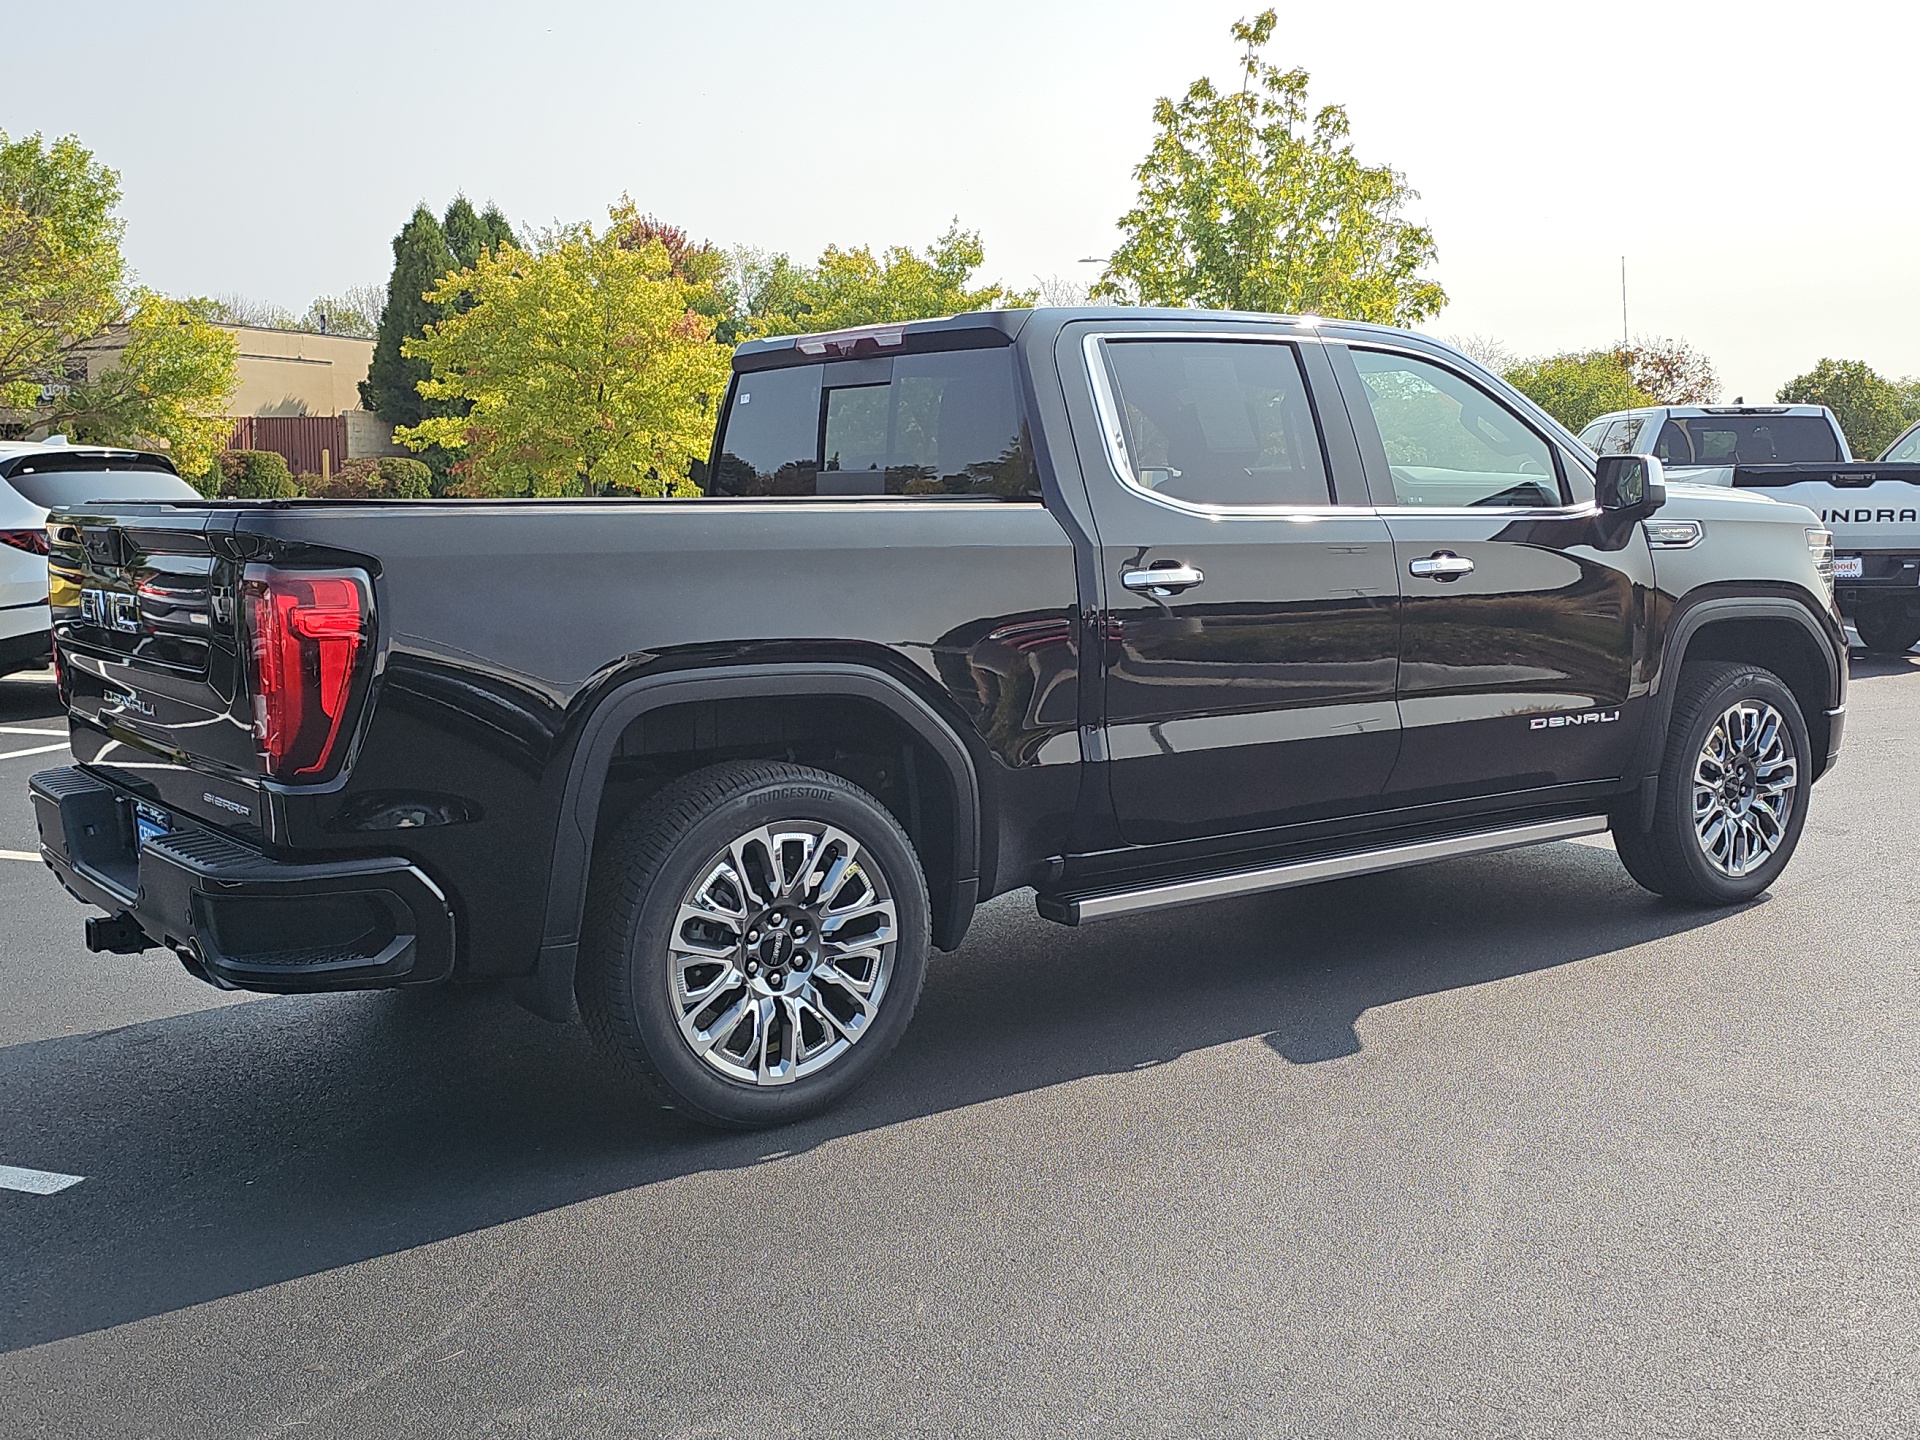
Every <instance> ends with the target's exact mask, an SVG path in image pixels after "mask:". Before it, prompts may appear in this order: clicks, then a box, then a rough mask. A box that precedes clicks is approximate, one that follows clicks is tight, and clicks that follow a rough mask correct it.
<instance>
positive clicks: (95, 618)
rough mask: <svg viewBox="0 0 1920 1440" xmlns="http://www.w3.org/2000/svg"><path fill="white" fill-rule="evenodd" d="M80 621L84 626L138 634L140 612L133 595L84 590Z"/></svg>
mask: <svg viewBox="0 0 1920 1440" xmlns="http://www.w3.org/2000/svg"><path fill="white" fill-rule="evenodd" d="M80 620H81V623H82V624H86V625H98V626H99V627H100V628H101V629H102V630H128V631H134V632H138V630H139V629H140V610H139V607H138V606H136V605H135V604H134V599H133V596H131V595H120V594H117V593H112V592H109V591H106V590H82V591H81V592H80Z"/></svg>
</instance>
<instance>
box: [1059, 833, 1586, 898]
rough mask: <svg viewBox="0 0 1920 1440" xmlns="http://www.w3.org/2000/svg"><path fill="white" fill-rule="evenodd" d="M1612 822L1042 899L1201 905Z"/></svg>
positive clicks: (1568, 836) (1448, 839)
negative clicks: (1235, 896) (1205, 901)
mask: <svg viewBox="0 0 1920 1440" xmlns="http://www.w3.org/2000/svg"><path fill="white" fill-rule="evenodd" d="M1606 828H1607V817H1606V816H1604V815H1577V816H1574V817H1573V818H1572V819H1568V820H1541V821H1537V822H1535V823H1534V824H1531V825H1510V826H1507V827H1506V828H1504V829H1501V830H1479V831H1476V832H1474V833H1473V834H1470V835H1446V836H1442V837H1440V838H1438V839H1434V840H1415V841H1413V842H1411V843H1409V844H1405V845H1388V846H1386V847H1384V848H1383V849H1379V850H1357V851H1351V852H1349V853H1348V854H1345V855H1328V856H1325V857H1323V858H1321V859H1316V860H1291V861H1288V862H1287V863H1285V864H1283V865H1262V866H1261V867H1260V868H1259V869H1257V870H1236V871H1233V872H1231V873H1230V874H1226V875H1208V876H1206V877H1204V878H1203V879H1198V880H1171V881H1167V882H1165V883H1162V884H1158V885H1148V886H1145V887H1143V888H1141V889H1138V890H1109V891H1103V892H1096V893H1090V894H1085V895H1060V896H1050V895H1042V896H1041V897H1040V900H1039V905H1040V913H1041V914H1042V915H1044V916H1045V917H1046V918H1047V919H1049V920H1057V921H1059V922H1060V923H1061V924H1063V925H1084V924H1086V923H1088V922H1089V921H1093V920H1111V919H1113V918H1114V917H1116V916H1119V915H1134V914H1138V913H1139V912H1140V911H1142V910H1166V909H1170V908H1172V907H1173V906H1175V905H1197V904H1199V903H1200V902H1201V901H1203V900H1224V899H1226V898H1227V897H1228V896H1230V895H1253V894H1257V893H1259V892H1260V891H1263V890H1289V889H1291V888H1293V887H1294V886H1295V885H1312V884H1315V883H1316V882H1318V881H1321V880H1337V879H1340V878H1342V877H1343V876H1348V875H1372V874H1375V873H1377V872H1379V871H1381V870H1403V869H1405V868H1406V867H1407V866H1409V865H1425V864H1427V863H1429V862H1430V861H1434V860H1453V859H1457V858H1459V857H1460V856H1462V855H1487V854H1491V853H1492V852H1494V851H1496V850H1517V849H1519V848H1520V847H1521V846H1523V845H1540V844H1544V843H1545V842H1546V841H1549V840H1572V839H1576V838H1577V837H1579V836H1581V835H1598V834H1599V833H1600V832H1601V831H1603V830H1605V829H1606Z"/></svg>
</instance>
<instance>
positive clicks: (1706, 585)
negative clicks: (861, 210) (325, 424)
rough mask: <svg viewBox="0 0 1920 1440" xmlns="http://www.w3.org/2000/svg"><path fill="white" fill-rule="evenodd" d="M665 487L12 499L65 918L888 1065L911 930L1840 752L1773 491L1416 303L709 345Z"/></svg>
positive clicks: (348, 984)
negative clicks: (693, 428)
mask: <svg viewBox="0 0 1920 1440" xmlns="http://www.w3.org/2000/svg"><path fill="white" fill-rule="evenodd" d="M733 368H734V375H733V380H732V383H731V386H730V388H729V390H728V393H727V396H726V399H725V404H724V409H723V412H722V415H721V419H720V424H719V429H718V433H717V435H716V438H715V442H714V447H713V454H712V459H711V462H710V464H709V466H708V468H707V472H706V477H705V486H706V491H707V498H705V499H701V500H691V501H673V502H664V501H635V500H618V499H611V500H595V501H584V500H581V501H554V502H540V501H497V502H496V501H473V500H467V501H444V502H405V501H401V502H388V503H366V502H359V501H342V502H315V501H304V500H296V501H262V502H241V501H236V502H198V503H154V504H130V503H121V504H100V505H93V504H89V505H86V506H82V507H78V508H69V509H67V510H65V511H61V512H57V513H56V514H55V515H54V516H53V517H52V518H51V519H50V521H49V525H48V530H49V543H50V546H51V559H50V573H51V593H52V606H53V623H54V633H55V641H56V652H57V660H58V678H59V684H60V687H61V694H62V696H63V698H64V701H65V703H66V705H67V706H68V708H69V711H70V725H71V733H72V743H73V751H74V756H75V759H76V760H77V762H78V763H77V765H75V766H72V767H68V768H64V769H57V770H51V771H48V772H46V773H44V774H41V775H38V776H36V777H35V778H34V780H33V781H32V790H33V798H34V801H35V808H36V813H37V816H38V820H39V825H40V833H41V845H42V851H43V853H44V855H45V857H46V860H47V862H48V864H49V865H50V866H51V867H52V869H53V871H54V873H55V874H56V875H57V876H58V877H59V879H60V881H61V882H62V883H63V884H64V885H65V886H66V887H67V888H68V889H69V890H70V891H72V892H73V893H74V894H75V895H76V896H78V897H79V898H80V899H81V900H83V901H85V902H87V903H88V904H90V905H93V906H97V907H98V908H99V909H101V910H102V911H104V912H106V913H105V914H104V915H101V916H99V917H96V918H95V919H93V920H91V921H90V922H89V928H88V940H89V944H90V945H91V946H92V947H93V948H95V949H97V950H107V951H116V952H131V951H136V950H140V949H143V948H147V947H150V946H156V945H157V946H165V947H167V948H168V949H170V950H172V951H174V952H175V953H176V954H178V956H179V957H180V959H181V960H182V961H183V962H184V963H185V964H186V966H187V967H188V968H189V969H190V970H191V971H192V972H193V973H194V974H196V975H198V976H200V977H202V978H204V979H206V980H209V981H211V982H213V983H214V984H217V985H223V986H238V987H243V988H247V989H255V990H273V991H310V990H332V989H345V988H368V987H380V986H393V985H427V984H433V983H437V982H442V981H447V980H452V981H486V980H501V979H503V980H508V981H510V982H511V983H513V984H514V985H515V986H516V987H517V989H518V991H519V993H520V995H521V997H522V998H523V1000H524V1001H525V1002H526V1003H527V1004H528V1005H530V1006H531V1007H533V1008H534V1009H536V1010H537V1011H539V1012H540V1013H542V1014H545V1015H548V1016H550V1017H553V1018H556V1019H559V1018H566V1017H570V1016H571V1015H573V1014H574V1013H575V1010H576V1005H577V1009H578V1011H579V1012H580V1013H581V1014H583V1015H584V1018H585V1020H586V1022H587V1024H588V1025H589V1027H590V1028H591V1030H592V1032H593V1034H594V1035H595V1036H596V1038H597V1039H598V1040H599V1041H600V1043H601V1044H603V1045H604V1046H605V1047H606V1048H607V1049H608V1050H609V1051H611V1052H612V1054H613V1055H615V1056H616V1057H617V1058H618V1059H619V1060H620V1061H621V1062H622V1063H623V1064H624V1065H625V1066H626V1067H627V1068H629V1069H630V1070H631V1071H632V1073H633V1074H634V1075H635V1076H636V1077H637V1078H638V1079H639V1080H640V1081H642V1082H643V1083H644V1084H645V1085H646V1086H648V1087H650V1088H651V1090H652V1092H653V1093H654V1094H655V1095H656V1096H657V1097H658V1098H659V1099H661V1100H663V1101H664V1102H666V1103H668V1104H671V1105H673V1106H675V1107H677V1108H679V1109H681V1110H683V1111H685V1112H687V1113H688V1114H690V1115H692V1116H694V1117H696V1118H698V1119H701V1120H704V1121H706V1122H709V1123H714V1124H721V1125H734V1126H752V1125H765V1124H773V1123H778V1122H781V1121H785V1120H789V1119H793V1118H796V1117H798V1116H800V1115H803V1114H807V1113H809V1112H812V1111H814V1110H816V1109H818V1108H819V1107H821V1106H823V1105H825V1104H827V1103H828V1102H830V1101H831V1100H832V1099H834V1098H835V1097H836V1096H838V1095H840V1094H843V1093H844V1092H845V1091H846V1090H848V1089H849V1088H850V1087H852V1086H853V1085H855V1084H856V1083H858V1082H859V1081H860V1080H861V1078H862V1077H864V1076H865V1075H867V1074H868V1073H869V1072H870V1071H872V1069H873V1068H874V1067H875V1066H876V1065H877V1064H879V1063H880V1061H881V1060H882V1059H883V1057H884V1056H885V1055H886V1053H887V1052H888V1050H889V1049H890V1047H891V1046H892V1045H893V1044H894V1043H895V1042H896V1041H897V1040H898V1039H899V1037H900V1035H901V1032H902V1031H903V1030H904V1029H905V1028H906V1025H907V1023H908V1020H909V1017H910V1016H911V1015H912V1012H913V1008H914V1004H915V1001H916V998H917V996H918V993H919V990H920V986H921V980H922V977H923V975H924V974H925V970H926V965H927V959H928V953H929V949H930V947H933V946H938V947H940V948H942V949H949V950H950V949H953V948H954V947H956V946H957V945H959V943H960V941H961V938H962V936H964V935H965V934H966V931H967V925H968V921H969V918H970V917H971V915H972V913H973V910H974V907H975V905H976V903H977V902H979V901H980V900H982V899H984V898H986V897H988V896H992V895H997V894H1000V893H1002V892H1005V891H1008V890H1011V889H1014V888H1017V887H1022V886H1031V887H1033V889H1034V890H1035V891H1037V892H1038V897H1039V908H1040V912H1041V914H1042V915H1044V916H1046V917H1047V918H1049V919H1052V920H1056V921H1060V922H1063V923H1065V924H1069V925H1075V924H1082V923H1085V922H1089V921H1093V920H1098V919H1102V918H1106V917H1109V916H1117V915H1126V914H1131V913H1133V912H1136V911H1144V910H1149V909H1153V908H1155V907H1161V906H1171V905H1184V904H1188V903H1191V902H1195V901H1201V900H1206V899H1209V898H1213V897H1217V896H1228V895H1243V894H1247V893H1249V892H1254V891H1261V890H1271V889H1277V888H1281V887H1285V886H1291V885H1297V884H1302V883H1306V882H1310V881H1315V880H1321V879H1327V878H1331V877H1336V876H1347V875H1357V874H1364V873H1367V872H1371V871H1378V870H1384V869H1389V868H1393V867H1396V866H1404V865H1412V864H1418V863H1421V862H1425V861H1432V860H1439V859H1442V858H1446V857H1450V856H1460V855H1468V854H1474V853H1478V852H1486V851H1493V850H1500V849H1505V848H1510V847H1514V846H1519V845H1526V844H1532V843H1536V842H1543V841H1552V840H1559V839H1565V838H1569V837H1573V836H1579V835H1586V834H1591V833H1595V832H1599V831H1603V830H1606V829H1608V828H1609V827H1611V829H1612V831H1613V833H1614V837H1615V844H1616V846H1617V848H1618V850H1619V853H1620V856H1621V858H1622V860H1623V861H1624V862H1625V864H1626V866H1627V868H1628V870H1629V871H1631V872H1632V874H1633V875H1634V877H1635V878H1636V879H1638V880H1639V881H1640V882H1641V883H1642V884H1644V885H1646V886H1648V887H1650V888H1652V889H1654V890H1656V891H1659V892H1661V893H1663V894H1666V895H1670V896H1674V897H1676V898H1679V899H1682V900H1685V901H1689V902H1694V903H1704V904H1729V903H1734V902H1738V901H1742V900H1746V899H1748V898H1750V897H1752V896H1754V895H1756V894H1758V893H1759V892H1760V891H1761V890H1762V889H1764V888H1765V887H1766V886H1767V885H1768V884H1769V883H1771V882H1772V881H1773V880H1774V878H1775V877H1776V876H1778V875H1779V874H1780V872H1781V870H1782V868H1783V867H1784V866H1785V865H1786V863H1787V861H1788V858H1789V856H1790V855H1791V854H1792V851H1793V848H1794V845H1795V842H1796V841H1797V839H1798V837H1799V835H1800V831H1801V826H1802V824H1803V822H1804V820H1805V816H1806V806H1807V802H1808V794H1809V789H1810V787H1811V785H1812V783H1813V781H1814V780H1815V779H1817V778H1818V777H1819V776H1820V775H1821V773H1822V772H1823V771H1825V770H1826V769H1827V768H1828V767H1829V766H1830V765H1831V764H1832V763H1833V760H1834V758H1835V756H1836V754H1837V753H1838V750H1839V746H1840V739H1841V728H1842V721H1843V719H1844V715H1845V708H1844V707H1845V692H1846V668H1845V655H1846V651H1845V645H1844V639H1843V632H1842V630H1841V626H1840V622H1839V619H1838V616H1837V614H1836V612H1835V609H1834V604H1833V597H1832V578H1831V575H1830V573H1829V570H1830V559H1831V546H1830V536H1829V535H1828V533H1827V532H1826V531H1825V530H1824V529H1822V528H1821V527H1820V526H1819V524H1818V522H1817V520H1816V519H1815V517H1814V516H1813V515H1812V514H1811V513H1809V512H1808V511H1806V510H1804V509H1802V508H1800V507H1798V506H1793V505H1784V504H1778V503H1775V502H1773V501H1771V500H1768V499H1765V498H1760V497H1756V496H1754V495H1750V494H1743V493H1739V492H1737V491H1728V490H1709V489H1693V488H1690V487H1683V486H1677V485H1676V486H1674V487H1673V488H1672V491H1671V493H1669V492H1668V491H1667V489H1666V487H1665V486H1664V485H1663V483H1662V476H1661V471H1660V466H1659V462H1658V461H1657V460H1654V459H1651V458H1650V457H1646V456H1638V455H1617V456H1608V457H1606V458H1604V459H1602V460H1599V461H1596V460H1595V458H1594V457H1593V456H1592V455H1591V454H1590V453H1589V452H1588V451H1587V450H1586V449H1585V448H1584V447H1583V446H1581V444H1580V443H1579V442H1578V441H1577V440H1576V439H1575V438H1574V437H1573V436H1572V435H1571V434H1569V433H1568V432H1566V431H1565V430H1564V429H1562V428H1561V427H1560V426H1559V425H1557V424H1555V423H1554V422H1553V421H1552V420H1551V419H1549V418H1548V417H1547V416H1546V415H1545V414H1543V413H1542V412H1541V411H1539V410H1538V409H1536V408H1535V407H1534V406H1532V405H1531V404H1529V403H1528V402H1527V401H1526V400H1524V399H1523V398H1521V397H1520V396H1519V395H1517V394H1515V393H1514V392H1513V391H1512V390H1510V389H1508V388H1507V387H1506V386H1505V385H1503V384H1502V383H1501V382H1500V381H1499V380H1497V379H1495V378H1494V377H1493V376H1491V375H1490V374H1488V373H1487V372H1485V371H1484V370H1482V369H1480V368H1479V367H1478V366H1476V365H1475V364H1473V363H1472V362H1471V361H1469V360H1466V359H1464V358H1463V357H1461V356H1460V355H1458V354H1455V353H1454V352H1453V351H1451V350H1449V349H1447V348H1446V347H1444V346H1441V345H1438V344H1435V343H1434V342H1433V341H1431V340H1428V339H1426V338H1424V337H1422V336H1419V335H1414V334H1409V333H1405V332H1401V331H1396V330H1388V329H1381V328H1377V327H1373V326H1367V325H1360V324H1349V323H1335V322H1329V321H1322V320H1315V319H1287V318H1281V317H1274V316H1259V315H1236V314H1207V313H1203V312H1197V311H1154V310H1092V309H1074V310H1036V311H1008V312H1001V313H989V314H977V315H965V316H960V317H957V318H953V319H947V320H935V321H927V322H921V323H914V324H907V325H898V326H889V327H877V328H873V329H868V330H863V331H849V332H842V333H838V334H832V335H818V336H803V337H800V338H797V339H782V340H769V341H756V342H753V343H750V344H747V345H744V346H742V347H741V348H740V350H739V352H738V354H737V355H736V357H735V360H734V367H733Z"/></svg>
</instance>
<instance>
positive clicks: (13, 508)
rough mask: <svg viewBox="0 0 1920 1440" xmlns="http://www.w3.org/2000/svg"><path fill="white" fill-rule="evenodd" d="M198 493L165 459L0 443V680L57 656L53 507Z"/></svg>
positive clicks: (42, 444) (126, 452)
mask: <svg viewBox="0 0 1920 1440" xmlns="http://www.w3.org/2000/svg"><path fill="white" fill-rule="evenodd" d="M197 495H198V492H197V491H195V490H194V488H193V487H192V486H191V485H189V484H187V482H186V481H184V480H182V479H181V478H180V477H179V475H178V474H176V473H175V472H174V468H173V465H172V464H171V463H170V462H169V461H168V460H167V459H166V458H165V457H164V456H160V455H147V454H143V453H141V452H140V451H137V450H104V449H98V448H95V447H91V446H79V445H67V444H64V443H60V442H53V441H41V442H7V441H0V675H6V674H10V673H12V672H13V671H15V670H25V669H30V668H32V667H35V666H39V665H45V664H46V663H47V662H48V661H49V660H51V659H52V658H53V634H52V628H51V625H52V622H51V620H50V618H49V615H48V611H47V511H48V510H49V509H50V508H51V507H53V506H56V505H75V504H84V503H85V502H87V501H89V500H142V499H152V500H171V499H192V498H197Z"/></svg>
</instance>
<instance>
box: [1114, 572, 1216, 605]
mask: <svg viewBox="0 0 1920 1440" xmlns="http://www.w3.org/2000/svg"><path fill="white" fill-rule="evenodd" d="M1206 578H1207V577H1206V575H1205V574H1204V573H1202V572H1201V571H1200V570H1197V569H1195V568H1194V567H1193V566H1191V565H1180V564H1175V565H1162V566H1159V567H1157V568H1155V569H1151V570H1123V571H1121V572H1120V583H1121V584H1122V585H1124V586H1126V587H1127V589H1129V590H1136V591H1139V592H1140V593H1141V594H1143V595H1151V596H1153V597H1154V598H1155V599H1156V600H1164V599H1166V598H1167V597H1168V596H1169V595H1178V594H1179V593H1180V592H1181V591H1182V590H1191V589H1192V588H1193V587H1194V586H1196V585H1198V584H1200V583H1202V582H1203V581H1204V580H1205V579H1206Z"/></svg>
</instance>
